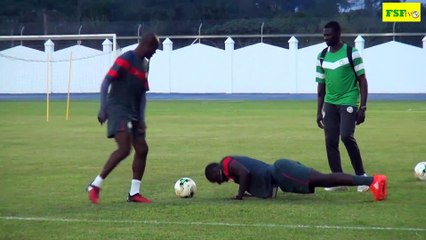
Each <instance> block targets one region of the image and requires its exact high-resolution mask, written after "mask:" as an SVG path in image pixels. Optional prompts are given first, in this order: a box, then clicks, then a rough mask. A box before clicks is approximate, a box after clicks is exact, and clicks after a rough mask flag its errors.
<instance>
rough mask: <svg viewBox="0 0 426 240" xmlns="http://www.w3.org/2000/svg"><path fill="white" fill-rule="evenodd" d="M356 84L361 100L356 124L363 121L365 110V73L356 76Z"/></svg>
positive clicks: (366, 92)
mask: <svg viewBox="0 0 426 240" xmlns="http://www.w3.org/2000/svg"><path fill="white" fill-rule="evenodd" d="M358 84H359V89H360V95H361V102H360V105H359V109H358V112H357V120H356V124H357V125H359V124H361V123H363V122H364V121H365V111H366V110H367V98H368V82H367V78H366V77H365V74H362V75H361V76H358Z"/></svg>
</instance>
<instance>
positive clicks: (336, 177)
mask: <svg viewBox="0 0 426 240" xmlns="http://www.w3.org/2000/svg"><path fill="white" fill-rule="evenodd" d="M372 182H373V177H368V176H354V175H350V174H346V173H328V174H324V173H320V172H318V171H316V170H312V172H311V174H310V177H309V184H310V185H311V186H313V187H336V186H359V185H370V184H371V183H372Z"/></svg>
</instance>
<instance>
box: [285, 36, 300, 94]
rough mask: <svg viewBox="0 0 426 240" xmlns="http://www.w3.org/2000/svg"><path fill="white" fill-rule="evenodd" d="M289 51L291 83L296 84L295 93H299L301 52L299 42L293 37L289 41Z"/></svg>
mask: <svg viewBox="0 0 426 240" xmlns="http://www.w3.org/2000/svg"><path fill="white" fill-rule="evenodd" d="M288 45H289V50H290V59H291V61H290V63H291V66H290V73H291V74H290V81H292V82H293V83H294V93H298V92H299V89H298V79H297V68H298V67H297V65H298V64H297V51H298V50H299V40H297V38H295V37H294V36H292V37H291V38H290V40H288Z"/></svg>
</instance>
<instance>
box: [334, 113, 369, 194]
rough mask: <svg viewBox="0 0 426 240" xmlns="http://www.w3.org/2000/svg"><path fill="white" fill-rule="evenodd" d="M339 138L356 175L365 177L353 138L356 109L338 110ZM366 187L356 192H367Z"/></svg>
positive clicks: (360, 187) (361, 187) (359, 188)
mask: <svg viewBox="0 0 426 240" xmlns="http://www.w3.org/2000/svg"><path fill="white" fill-rule="evenodd" d="M340 118H341V124H340V136H341V138H342V142H343V143H344V145H345V147H346V150H347V151H348V155H349V158H350V160H351V164H352V167H353V169H354V171H355V174H356V175H360V176H361V175H366V174H365V171H364V165H363V162H362V158H361V153H360V150H359V148H358V144H357V142H356V139H355V137H354V134H355V126H356V108H355V107H352V106H345V107H341V109H340ZM368 189H369V187H368V185H362V186H358V188H357V190H358V192H366V191H368Z"/></svg>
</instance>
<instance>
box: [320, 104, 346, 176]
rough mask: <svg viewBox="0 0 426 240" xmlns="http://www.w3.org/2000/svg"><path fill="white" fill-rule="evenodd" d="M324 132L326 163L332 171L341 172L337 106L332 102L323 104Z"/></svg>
mask: <svg viewBox="0 0 426 240" xmlns="http://www.w3.org/2000/svg"><path fill="white" fill-rule="evenodd" d="M323 122H324V134H325V146H326V151H327V159H328V164H329V166H330V170H331V171H332V172H343V169H342V165H341V159H340V152H339V135H340V115H339V107H338V106H336V105H333V104H328V103H325V104H324V118H323Z"/></svg>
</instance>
